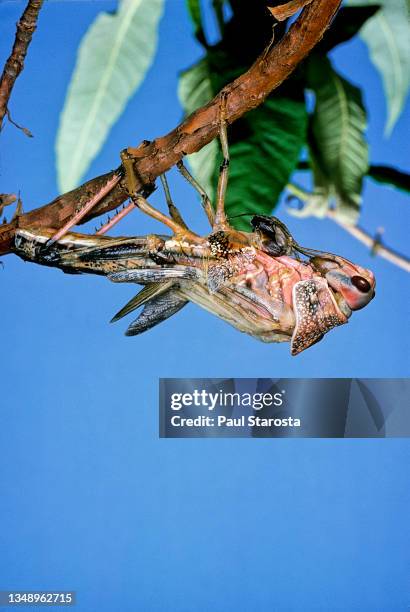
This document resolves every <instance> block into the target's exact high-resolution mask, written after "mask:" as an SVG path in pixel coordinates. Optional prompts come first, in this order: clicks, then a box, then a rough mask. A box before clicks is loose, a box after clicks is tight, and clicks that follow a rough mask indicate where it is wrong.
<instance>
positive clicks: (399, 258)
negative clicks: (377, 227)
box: [327, 210, 410, 272]
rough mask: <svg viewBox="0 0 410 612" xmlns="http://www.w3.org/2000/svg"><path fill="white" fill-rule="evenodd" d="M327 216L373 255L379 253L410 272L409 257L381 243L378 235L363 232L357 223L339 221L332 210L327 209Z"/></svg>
mask: <svg viewBox="0 0 410 612" xmlns="http://www.w3.org/2000/svg"><path fill="white" fill-rule="evenodd" d="M327 217H329V219H332V221H334V222H335V223H337V224H338V225H340V227H342V228H343V229H344V230H345V231H346V232H348V233H349V234H350V235H351V236H353V237H354V238H357V240H360V242H362V243H363V244H365V245H366V246H367V247H369V249H370V250H371V251H372V253H373V254H374V255H380V257H383V259H387V260H388V261H390V262H391V263H393V264H395V265H396V266H398V267H399V268H402V269H403V270H405V271H406V272H410V259H408V258H407V257H406V256H405V255H402V254H401V253H397V251H393V249H391V248H389V247H387V246H385V245H384V244H382V243H381V239H380V236H378V237H377V238H376V239H375V238H374V237H372V236H371V235H370V234H368V233H367V232H365V231H364V230H363V229H362V228H361V227H358V226H357V225H348V224H347V223H344V222H343V221H340V219H338V218H337V215H336V214H335V212H334V211H332V210H329V211H328V213H327Z"/></svg>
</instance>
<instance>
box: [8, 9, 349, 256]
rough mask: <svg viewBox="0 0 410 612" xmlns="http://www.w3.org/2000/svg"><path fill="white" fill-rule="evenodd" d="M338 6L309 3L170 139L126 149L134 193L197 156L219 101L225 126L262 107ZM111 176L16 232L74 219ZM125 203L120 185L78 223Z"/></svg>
mask: <svg viewBox="0 0 410 612" xmlns="http://www.w3.org/2000/svg"><path fill="white" fill-rule="evenodd" d="M340 2H341V0H315V2H311V3H310V4H309V5H308V6H307V7H306V8H305V9H303V11H302V13H301V14H300V15H299V17H298V19H297V20H296V21H295V22H294V23H293V24H292V26H291V27H290V28H289V31H288V32H287V33H286V34H285V36H284V37H283V38H282V39H281V40H280V41H279V42H278V44H277V45H275V46H274V47H272V48H271V49H269V51H268V53H266V54H265V52H263V53H262V54H261V55H260V56H259V58H258V59H257V60H256V61H255V63H254V64H253V65H252V66H251V68H250V69H249V70H248V71H247V72H245V73H244V74H243V75H241V76H240V77H239V78H237V79H236V80H235V81H233V82H232V83H230V84H229V85H227V86H226V87H224V88H223V90H222V92H220V93H219V94H218V95H217V96H215V98H214V99H213V100H211V101H210V102H208V104H206V105H205V106H202V107H201V108H199V109H198V110H196V111H195V112H194V113H192V115H190V116H189V117H188V118H187V119H185V121H183V122H182V123H181V124H180V125H178V126H177V127H176V128H175V129H173V130H172V131H171V132H169V134H167V135H165V136H162V137H160V138H157V139H155V140H153V141H152V142H146V141H144V142H143V143H142V144H141V145H140V146H139V147H137V148H131V147H129V148H128V149H127V151H128V153H129V156H130V157H132V159H133V160H134V174H135V177H136V185H135V188H136V190H137V191H138V192H141V191H142V190H143V189H144V188H145V189H147V188H148V189H149V188H150V187H151V190H152V184H153V183H154V181H155V179H156V178H157V177H158V176H159V175H161V174H163V173H164V172H166V171H167V170H169V169H170V168H172V166H175V164H176V163H177V162H178V161H179V160H181V159H182V158H183V157H184V156H185V155H187V154H190V153H195V152H196V151H199V150H200V149H202V147H204V146H205V145H206V144H208V143H209V142H211V140H213V139H214V138H216V137H217V135H218V132H219V109H220V106H221V97H222V96H224V97H225V98H226V120H227V123H229V124H230V123H233V122H234V121H236V119H239V117H241V116H242V115H244V114H245V113H247V112H248V111H250V110H252V109H254V108H256V107H257V106H259V105H260V104H262V102H263V101H264V100H265V98H266V97H267V96H268V95H269V94H270V92H271V91H272V90H273V89H275V88H276V87H278V86H279V85H280V84H281V83H283V81H284V80H285V79H286V78H287V77H288V76H289V75H290V74H291V73H292V72H293V70H295V68H296V66H297V65H298V64H299V63H300V61H301V60H302V59H303V58H304V57H306V55H308V53H309V52H310V51H311V50H312V48H313V47H314V46H315V44H316V43H317V42H318V41H319V40H320V39H321V38H322V36H323V34H324V33H325V31H326V29H327V28H328V26H329V24H330V23H331V21H332V19H333V16H334V14H335V13H336V11H337V9H338V8H339V5H340ZM113 174H114V172H109V173H107V174H105V175H102V176H99V177H96V178H95V179H92V180H90V181H88V182H87V183H85V184H84V185H81V186H80V187H78V188H77V189H74V190H73V191H70V192H68V193H65V194H63V195H61V196H59V197H58V198H56V199H55V200H54V201H53V202H51V203H50V204H47V205H46V206H42V207H41V208H37V209H35V210H32V211H30V212H29V213H26V214H25V215H22V216H21V217H19V220H18V223H19V227H30V226H33V225H35V226H37V227H51V228H56V229H58V228H60V227H61V226H62V225H64V224H65V223H66V222H67V221H68V219H69V218H70V217H72V216H73V214H75V211H76V210H78V208H79V206H80V204H81V202H84V203H85V202H87V201H88V200H89V199H90V198H92V197H93V195H94V194H95V193H97V192H98V191H99V190H100V189H101V186H102V185H104V184H106V183H107V182H108V181H109V180H110V179H111V178H112V177H113ZM127 198H128V192H127V190H126V188H125V187H124V185H123V184H122V182H121V183H119V184H118V185H116V186H115V187H114V189H113V190H112V191H111V193H110V194H108V195H107V196H106V197H105V198H104V200H102V201H101V202H100V203H99V204H97V206H96V207H95V208H94V209H93V210H92V211H90V213H89V214H88V215H87V216H86V217H84V219H83V220H82V221H81V223H85V222H86V221H89V220H90V219H92V218H94V217H98V216H100V215H102V214H105V213H107V212H109V211H110V210H113V209H115V208H117V207H118V206H119V205H120V204H122V203H123V202H124V201H125V200H126V199H127ZM15 229H16V225H14V226H13V225H12V224H8V225H7V226H4V227H0V254H2V255H3V254H6V253H10V252H12V250H13V236H14V232H15Z"/></svg>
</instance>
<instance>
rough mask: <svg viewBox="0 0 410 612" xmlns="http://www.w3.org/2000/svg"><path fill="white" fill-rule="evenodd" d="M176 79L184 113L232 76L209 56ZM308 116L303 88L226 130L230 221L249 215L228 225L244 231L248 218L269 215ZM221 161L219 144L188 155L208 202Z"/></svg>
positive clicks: (290, 167)
mask: <svg viewBox="0 0 410 612" xmlns="http://www.w3.org/2000/svg"><path fill="white" fill-rule="evenodd" d="M211 62H212V66H215V65H218V66H219V68H220V73H219V74H218V72H217V71H216V70H215V69H211V67H210V61H209V59H208V58H204V59H202V60H201V61H200V62H198V63H197V64H196V65H195V66H193V67H192V68H190V69H189V70H187V71H186V72H184V73H183V74H182V75H181V78H180V84H179V97H180V100H181V103H182V105H183V107H184V109H185V110H186V112H187V114H190V113H191V112H193V111H194V110H195V109H196V108H198V107H199V106H201V105H203V104H206V103H207V102H208V101H209V100H210V99H211V98H212V97H213V95H214V93H216V92H217V91H219V89H220V88H221V87H222V86H223V85H224V84H225V82H228V81H230V80H231V79H232V78H233V77H234V76H235V75H234V74H233V72H235V71H233V72H232V69H229V60H226V58H225V62H226V63H224V58H223V57H220V56H218V62H216V61H215V57H211ZM306 125H307V113H306V108H305V102H304V98H303V92H302V88H299V93H298V94H297V95H296V96H294V97H288V96H287V95H285V93H284V92H283V91H282V93H281V90H278V92H275V93H274V94H273V95H272V96H270V97H269V98H268V99H267V100H266V101H265V103H264V104H262V105H261V106H259V107H258V108H257V109H255V110H253V111H251V112H250V113H248V114H247V115H246V116H245V117H243V118H241V119H239V120H238V121H236V122H235V123H234V124H233V125H232V126H230V127H229V130H228V140H229V152H230V157H231V164H230V169H229V183H228V190H227V196H226V211H227V214H228V215H229V216H231V217H232V216H236V215H240V214H243V213H248V212H249V213H250V215H249V218H248V219H247V220H245V219H244V218H237V219H233V220H232V224H233V225H235V226H236V227H238V228H242V229H249V220H250V217H251V215H253V214H269V213H270V212H271V211H272V209H273V208H274V206H275V205H276V203H277V200H278V198H279V195H280V193H281V192H282V190H283V188H284V187H285V185H286V183H287V181H288V179H289V176H290V175H291V173H292V171H293V170H294V169H295V167H296V164H297V162H298V158H299V153H300V150H301V148H302V146H303V144H304V143H305V140H306ZM220 162H221V153H220V145H219V142H218V141H217V140H214V141H212V142H211V143H210V144H208V145H207V146H206V147H204V148H203V149H201V151H199V152H198V153H194V154H193V155H190V156H189V163H190V166H191V168H192V171H193V173H194V175H195V177H196V179H197V180H198V182H199V183H200V184H201V185H202V186H203V187H204V188H205V190H206V191H207V192H208V195H209V196H210V197H211V199H212V198H213V197H214V195H215V191H216V185H217V181H218V172H219V165H220Z"/></svg>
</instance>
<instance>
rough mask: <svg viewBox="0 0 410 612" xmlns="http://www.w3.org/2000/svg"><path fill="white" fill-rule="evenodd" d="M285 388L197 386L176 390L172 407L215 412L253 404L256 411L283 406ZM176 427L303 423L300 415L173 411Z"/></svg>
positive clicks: (264, 425)
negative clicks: (265, 390) (236, 389)
mask: <svg viewBox="0 0 410 612" xmlns="http://www.w3.org/2000/svg"><path fill="white" fill-rule="evenodd" d="M284 395H285V391H281V392H276V393H246V392H245V393H238V392H237V393H231V392H226V391H222V389H220V390H219V391H217V392H214V393H213V392H210V391H207V390H206V389H201V390H198V389H195V390H193V391H192V392H191V393H172V394H171V397H170V407H171V410H172V411H176V412H178V411H180V410H185V408H191V407H194V408H195V407H196V408H198V409H199V411H201V409H202V410H203V409H206V410H207V411H208V412H212V413H213V412H214V411H216V410H218V409H221V408H232V409H233V408H245V409H246V408H248V409H249V408H251V409H252V410H254V411H259V410H263V409H264V408H272V407H276V408H280V407H281V406H283V403H284ZM170 424H171V426H172V427H246V426H247V427H300V425H301V422H300V419H298V418H293V417H291V416H288V417H285V418H280V417H278V416H273V417H261V416H258V415H255V414H250V415H249V414H248V415H246V414H242V415H240V416H236V417H233V416H226V415H223V414H219V415H215V416H213V415H212V416H210V415H203V414H199V415H198V416H189V417H187V416H181V415H179V414H173V415H172V416H171V418H170Z"/></svg>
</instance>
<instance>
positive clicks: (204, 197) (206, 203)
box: [177, 160, 215, 227]
mask: <svg viewBox="0 0 410 612" xmlns="http://www.w3.org/2000/svg"><path fill="white" fill-rule="evenodd" d="M177 168H178V170H179V171H180V173H181V174H182V176H183V177H184V178H185V179H186V180H187V181H188V183H189V184H190V185H192V187H193V188H194V189H195V190H196V191H197V192H198V193H199V195H200V196H201V204H202V208H203V209H204V211H205V214H206V216H207V218H208V221H209V223H210V224H211V227H212V226H213V224H214V220H215V213H214V210H213V208H212V204H211V200H210V199H209V196H208V194H207V193H206V191H205V189H204V188H203V187H201V185H200V184H199V183H198V181H197V180H196V179H195V178H194V177H193V176H192V174H191V173H190V172H189V170H188V168H187V167H186V166H184V163H183V162H182V160H180V161H179V162H178V163H177Z"/></svg>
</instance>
